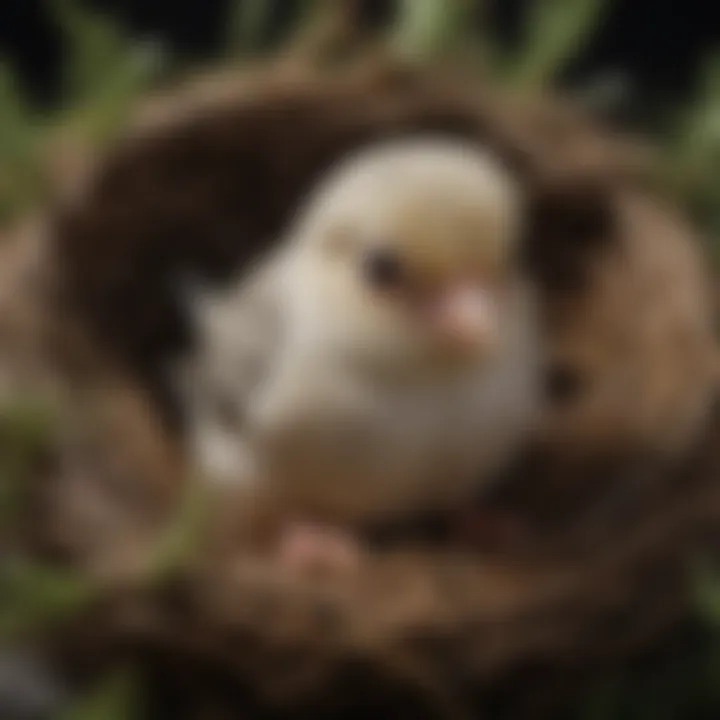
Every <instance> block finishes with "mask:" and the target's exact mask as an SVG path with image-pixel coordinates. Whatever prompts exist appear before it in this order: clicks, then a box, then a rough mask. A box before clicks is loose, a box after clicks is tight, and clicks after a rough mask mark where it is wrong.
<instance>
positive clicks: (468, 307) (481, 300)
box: [428, 283, 497, 350]
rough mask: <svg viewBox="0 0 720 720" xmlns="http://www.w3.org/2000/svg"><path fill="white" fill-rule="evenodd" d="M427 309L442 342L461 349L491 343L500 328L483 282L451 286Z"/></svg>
mask: <svg viewBox="0 0 720 720" xmlns="http://www.w3.org/2000/svg"><path fill="white" fill-rule="evenodd" d="M428 310H429V321H430V324H431V326H432V328H433V330H434V332H435V334H437V335H438V336H439V337H440V338H441V340H442V341H443V343H447V344H450V345H452V346H453V347H455V348H457V349H462V350H475V349H478V348H480V347H482V346H486V345H487V344H489V343H492V340H493V338H494V335H495V333H496V330H497V317H496V308H495V303H494V301H493V298H492V297H491V295H490V293H489V292H488V291H487V290H486V289H484V288H483V287H482V286H480V285H478V284H472V283H463V284H458V285H454V286H451V287H449V288H447V289H445V290H444V291H443V292H442V293H441V294H440V295H438V296H437V297H436V298H434V299H433V301H432V302H431V304H430V306H429V308H428Z"/></svg>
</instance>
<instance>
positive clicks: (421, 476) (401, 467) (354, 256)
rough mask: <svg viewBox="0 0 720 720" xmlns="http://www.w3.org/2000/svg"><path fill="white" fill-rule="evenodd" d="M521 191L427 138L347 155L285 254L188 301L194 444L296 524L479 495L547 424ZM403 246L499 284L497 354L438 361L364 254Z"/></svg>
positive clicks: (464, 153) (470, 150)
mask: <svg viewBox="0 0 720 720" xmlns="http://www.w3.org/2000/svg"><path fill="white" fill-rule="evenodd" d="M522 212H523V211H522V203H521V198H520V196H519V192H518V190H517V189H516V187H515V185H514V183H513V182H512V180H511V179H510V178H509V177H508V176H506V175H505V173H504V172H503V170H502V168H501V167H500V166H499V165H497V164H495V163H494V162H493V161H492V160H491V159H490V158H489V157H488V156H486V155H485V154H484V153H483V151H482V150H481V149H479V148H476V147H474V146H470V145H464V144H462V143H460V142H456V141H450V140H444V139H435V138H419V139H411V140H404V141H396V142H392V143H390V142H388V143H385V144H381V145H377V146H374V147H372V148H371V149H369V150H363V151H360V152H358V153H356V154H355V155H353V156H350V157H348V158H346V159H344V160H343V161H342V162H341V163H339V164H338V166H337V167H336V168H335V169H334V170H332V171H331V172H330V173H329V174H328V175H327V177H326V178H324V179H323V181H322V182H321V183H320V184H319V185H318V186H317V188H316V189H315V190H314V192H313V193H312V194H311V196H310V197H309V198H308V200H307V202H306V204H305V206H304V207H303V208H302V209H301V212H300V213H299V214H298V216H297V218H296V219H295V221H294V223H293V224H292V227H290V228H289V232H288V233H287V235H286V237H285V238H284V240H283V241H282V242H281V243H280V244H279V245H278V247H277V248H276V250H275V251H274V252H273V253H272V254H271V255H269V256H268V257H267V258H265V259H264V260H263V261H262V262H261V263H260V264H258V265H257V266H256V267H254V268H253V269H251V271H250V272H249V273H246V274H245V275H244V276H243V277H242V278H241V279H240V280H239V281H238V282H237V283H236V284H234V285H233V286H232V287H230V288H229V289H227V290H225V291H223V292H220V293H215V294H211V293H199V292H198V293H197V294H196V295H195V296H194V297H193V300H192V304H193V308H192V309H193V312H194V313H195V317H196V320H197V324H198V328H199V331H200V334H199V343H198V348H197V351H196V352H195V353H194V354H193V356H192V357H190V358H188V359H187V361H186V363H185V364H184V366H183V368H182V374H181V375H180V384H181V392H182V394H183V397H184V398H185V401H186V409H187V413H188V418H189V423H190V441H191V442H190V447H191V450H192V452H193V453H194V458H195V460H196V462H197V464H198V466H199V469H200V471H201V472H202V473H203V474H204V475H205V476H207V477H209V478H212V479H215V480H217V481H224V482H231V483H243V484H247V485H248V486H252V487H254V488H255V489H256V490H260V491H261V492H264V491H267V492H268V493H272V494H275V495H276V496H277V497H278V499H280V500H281V501H282V502H283V503H286V504H288V505H290V506H291V507H295V508H296V509H297V511H298V512H299V513H302V512H305V513H311V514H316V515H320V516H323V517H326V518H330V519H332V520H336V521H348V522H354V521H366V520H373V519H377V520H379V519H385V518H388V517H392V516H394V515H397V514H404V513H412V512H416V511H423V510H428V509H432V508H436V507H438V506H441V505H443V504H446V503H453V502H462V501H463V500H464V499H465V498H467V497H469V496H470V495H471V494H473V493H475V492H476V491H478V490H480V489H482V488H483V487H485V486H487V485H488V484H490V483H491V482H493V480H494V479H495V478H496V477H497V476H498V473H499V472H500V471H501V470H502V468H503V466H504V464H505V463H506V462H508V460H509V459H510V458H511V457H512V455H513V453H514V452H516V451H517V450H518V449H519V447H520V446H521V445H522V443H523V442H524V441H525V439H526V437H527V434H528V433H529V432H531V430H532V427H533V424H534V422H535V421H536V419H537V416H538V410H539V404H540V392H539V375H538V374H539V365H540V362H539V361H540V347H539V339H538V334H537V327H536V320H535V315H534V307H533V298H532V289H531V287H530V286H529V285H528V283H527V281H526V279H525V278H524V277H523V276H522V274H521V272H520V267H519V264H518V262H517V259H516V257H515V250H516V247H515V245H516V242H517V237H518V235H519V233H520V231H521V228H522ZM377 243H385V244H386V245H388V246H391V247H393V248H394V249H396V250H397V252H398V253H400V254H401V256H402V257H403V258H404V259H407V261H408V267H410V266H412V267H413V268H415V267H417V268H418V272H420V271H421V270H422V271H423V272H425V271H427V272H430V273H431V272H433V271H434V270H436V269H438V268H441V269H442V271H443V272H445V273H446V274H448V277H451V276H452V274H453V273H454V272H463V271H464V269H465V268H466V266H469V264H471V263H474V262H477V263H478V267H482V268H485V269H486V273H487V274H488V276H489V278H490V280H492V279H493V277H494V275H493V274H496V275H497V277H498V278H500V277H502V278H503V282H504V287H505V292H504V294H503V295H502V296H501V299H499V300H498V304H497V326H498V333H497V337H495V339H494V342H493V343H492V344H489V345H488V347H486V348H483V349H482V351H479V352H478V353H477V354H476V355H473V356H472V357H471V358H469V359H467V360H466V361H464V362H460V363H453V362H444V361H443V360H442V359H441V358H439V357H438V356H437V355H436V354H434V353H433V352H432V348H430V347H429V345H428V341H427V338H426V337H424V336H421V334H419V333H418V330H417V328H416V327H414V326H413V325H412V324H411V323H409V322H408V320H407V317H406V316H405V315H403V313H402V312H400V311H399V310H398V307H397V306H396V305H395V304H394V303H393V302H391V301H386V300H383V299H379V298H378V297H377V294H376V293H374V292H373V290H372V288H368V287H367V283H366V282H365V280H364V278H363V276H362V273H361V271H360V270H361V262H360V259H361V257H362V254H363V253H364V252H365V251H366V250H367V248H368V247H370V246H371V245H373V244H377Z"/></svg>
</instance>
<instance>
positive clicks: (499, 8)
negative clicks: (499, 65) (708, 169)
mask: <svg viewBox="0 0 720 720" xmlns="http://www.w3.org/2000/svg"><path fill="white" fill-rule="evenodd" d="M540 1H542V0H540ZM86 2H87V3H88V4H90V5H91V6H94V7H97V8H103V9H106V10H108V11H110V12H111V13H112V14H113V15H114V16H116V17H118V18H120V19H121V20H122V21H123V22H124V23H125V24H126V25H127V26H128V27H129V28H130V29H131V30H132V31H133V32H134V33H136V34H137V35H139V36H152V37H159V38H161V39H164V40H166V41H168V42H169V44H170V47H171V48H173V50H174V51H175V52H177V53H178V54H179V55H180V56H181V57H182V58H184V59H186V60H193V59H196V58H202V57H205V56H208V55H211V54H212V53H213V51H214V50H215V49H216V48H217V47H218V46H219V44H220V42H221V40H222V37H223V27H224V19H225V17H226V12H227V6H228V4H229V0H86ZM268 2H272V3H273V5H274V6H275V8H276V10H275V16H274V23H275V25H276V28H275V29H276V30H279V29H281V28H282V26H283V24H284V23H287V21H288V20H289V19H290V18H291V16H292V14H293V12H294V9H295V8H296V6H297V4H298V3H297V0H268ZM527 4H528V0H493V1H492V2H490V3H489V6H490V17H491V18H492V21H493V24H494V26H495V28H496V30H497V34H498V35H499V37H500V38H501V39H503V40H504V41H506V42H508V43H510V44H512V42H513V41H516V40H517V39H518V37H519V28H520V27H521V20H522V12H523V8H524V7H526V6H527ZM717 4H718V3H717V0H608V7H607V10H606V13H605V17H604V19H603V21H602V22H601V24H600V26H599V27H598V28H597V29H596V32H595V35H594V37H593V39H592V41H591V42H590V44H589V46H588V47H587V48H586V50H585V51H584V52H583V53H582V54H581V56H580V57H578V58H577V60H576V61H575V62H574V63H573V65H572V66H571V67H570V68H569V72H568V76H569V77H570V78H572V79H583V78H591V77H593V76H594V75H596V74H597V73H598V72H600V71H605V70H616V69H622V70H624V71H626V72H627V74H628V75H629V77H630V79H631V83H632V87H633V91H634V103H635V104H637V105H638V106H643V107H645V108H647V107H655V106H660V105H663V104H665V103H667V102H675V101H678V100H684V99H686V98H687V97H689V96H690V95H691V93H692V91H693V83H694V82H695V81H696V78H697V76H698V69H699V67H700V66H701V63H702V61H703V60H704V59H705V58H706V57H707V56H708V54H709V53H710V51H712V50H713V49H717V48H718V47H720V19H719V18H720V8H718V7H717ZM367 6H368V10H369V12H370V13H371V14H374V15H377V14H378V12H380V13H382V12H383V6H387V2H385V3H383V2H382V0H372V1H371V2H367ZM0 56H2V57H5V58H6V59H9V60H11V61H12V63H13V65H14V67H15V69H16V70H18V71H19V73H20V76H21V78H22V79H23V80H24V81H25V82H26V84H27V86H28V88H29V92H30V93H31V96H32V97H33V98H34V99H35V100H36V101H37V102H42V103H46V102H52V101H53V100H54V99H56V98H57V97H58V93H59V75H60V73H59V64H60V60H61V58H62V41H61V37H60V35H59V33H58V31H57V29H56V27H55V26H54V23H53V19H52V15H51V13H49V12H48V10H47V1H44V0H0Z"/></svg>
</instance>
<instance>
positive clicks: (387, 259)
mask: <svg viewBox="0 0 720 720" xmlns="http://www.w3.org/2000/svg"><path fill="white" fill-rule="evenodd" d="M363 273H364V275H365V278H366V279H367V281H368V282H369V283H370V284H371V285H373V286H375V287H377V288H392V287H394V286H396V285H397V284H398V283H399V282H400V281H401V280H402V263H401V262H400V258H398V256H397V255H396V254H395V253H393V252H392V251H391V250H384V249H378V250H371V251H370V252H369V253H368V254H367V255H366V256H365V260H364V264H363Z"/></svg>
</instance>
